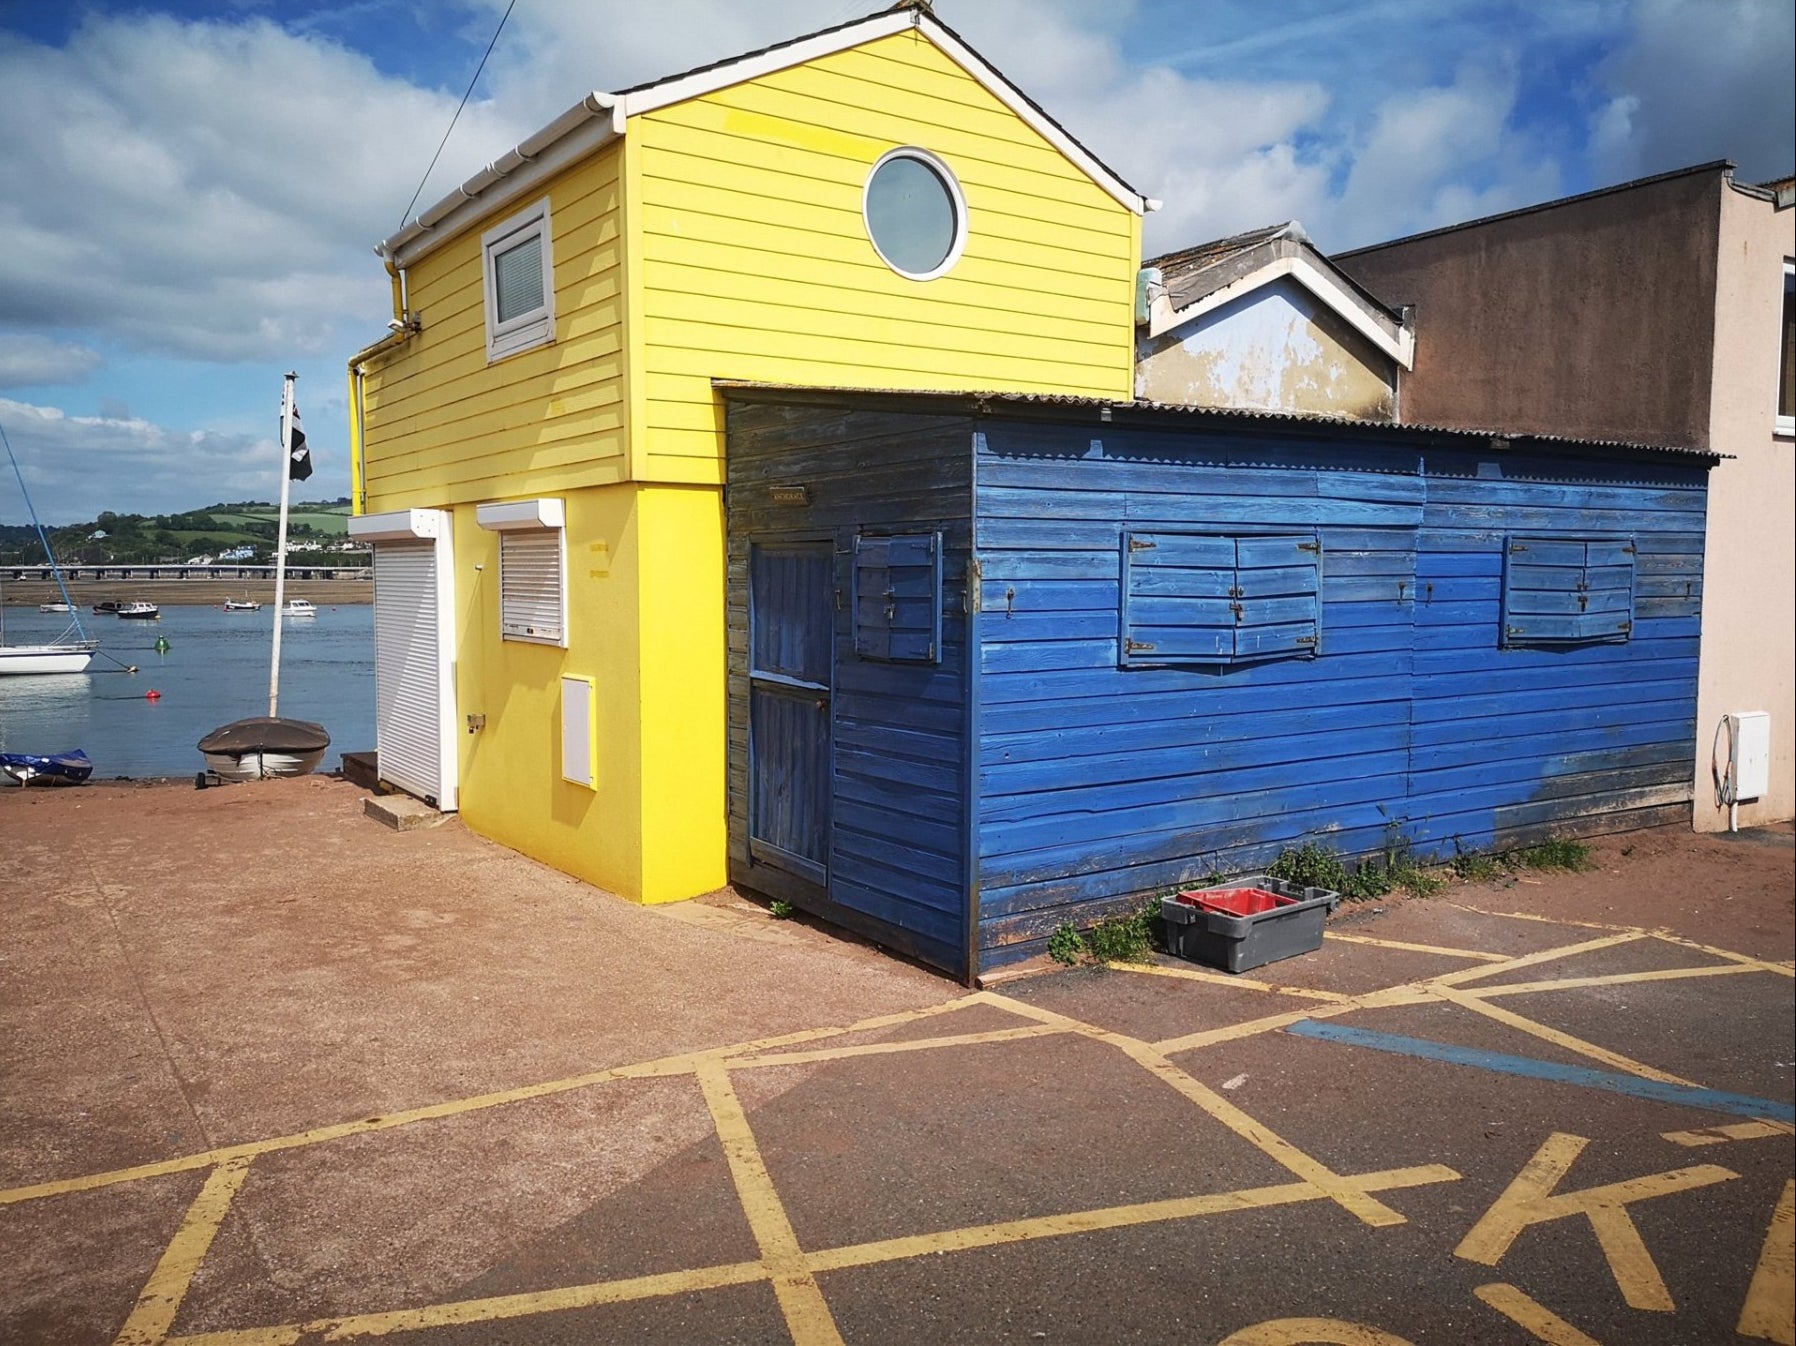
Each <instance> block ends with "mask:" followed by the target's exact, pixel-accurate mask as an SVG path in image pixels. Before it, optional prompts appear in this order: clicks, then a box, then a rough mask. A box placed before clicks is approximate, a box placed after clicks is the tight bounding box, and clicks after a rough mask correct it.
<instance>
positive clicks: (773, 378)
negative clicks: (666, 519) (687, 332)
mask: <svg viewBox="0 0 1796 1346" xmlns="http://www.w3.org/2000/svg"><path fill="white" fill-rule="evenodd" d="M861 353H863V352H859V351H857V350H852V349H850V350H843V351H840V352H838V353H837V354H836V356H835V358H833V359H830V360H822V359H819V358H818V356H817V353H816V352H815V351H814V350H813V349H811V348H810V347H809V346H808V345H807V343H806V342H805V341H804V340H803V339H802V338H799V337H785V338H774V339H770V340H768V341H767V342H766V343H765V344H764V347H763V349H761V350H759V351H715V350H707V349H703V348H699V347H694V346H691V345H690V344H685V343H676V342H669V343H665V344H663V343H658V344H656V345H655V346H653V347H652V348H651V349H650V351H649V357H648V358H649V359H650V361H651V363H650V364H649V366H648V370H649V372H653V373H657V374H683V375H687V376H689V377H691V378H698V379H704V380H707V381H708V380H710V379H714V378H717V379H743V380H748V381H754V382H765V383H792V384H798V385H801V386H802V385H814V386H817V387H823V388H920V389H929V388H941V389H947V390H951V391H960V392H1007V391H1017V392H1031V393H1041V392H1064V393H1071V394H1074V395H1075V396H1080V397H1126V396H1127V395H1128V394H1127V393H1118V392H1117V384H1116V373H1115V371H1114V370H1111V369H1109V368H1108V367H1105V366H1090V365H1073V364H1062V363H1058V362H1049V361H1045V360H1041V359H1024V360H1007V359H1000V358H996V357H993V358H988V359H984V360H980V361H970V360H965V359H955V358H953V357H950V356H937V355H934V354H933V353H932V352H931V351H930V350H929V349H928V348H927V347H924V346H909V347H903V348H894V347H890V346H888V347H884V348H882V349H880V350H873V351H867V352H864V353H865V354H866V355H867V356H868V357H869V358H868V359H867V360H866V361H865V362H863V361H858V360H856V359H854V356H855V355H856V354H861ZM875 357H878V358H875Z"/></svg>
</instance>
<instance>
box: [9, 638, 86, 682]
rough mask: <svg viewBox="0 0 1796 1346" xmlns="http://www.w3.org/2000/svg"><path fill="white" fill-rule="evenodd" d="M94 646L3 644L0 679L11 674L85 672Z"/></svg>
mask: <svg viewBox="0 0 1796 1346" xmlns="http://www.w3.org/2000/svg"><path fill="white" fill-rule="evenodd" d="M94 649H95V646H93V645H0V676H5V675H6V674H9V673H85V672H87V666H88V665H89V664H90V663H92V662H93V657H94Z"/></svg>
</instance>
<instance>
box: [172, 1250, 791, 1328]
mask: <svg viewBox="0 0 1796 1346" xmlns="http://www.w3.org/2000/svg"><path fill="white" fill-rule="evenodd" d="M766 1279H767V1268H766V1267H765V1266H764V1265H762V1264H761V1263H760V1262H732V1263H728V1264H726V1265H723V1266H714V1267H700V1268H698V1269H697V1270H693V1271H669V1272H663V1273H661V1274H659V1275H654V1276H633V1277H631V1278H629V1279H628V1280H621V1281H601V1282H599V1283H597V1284H593V1285H572V1286H568V1287H566V1288H565V1289H560V1290H534V1291H530V1292H528V1293H525V1294H516V1295H495V1296H492V1297H490V1298H487V1299H460V1300H452V1301H451V1302H449V1303H447V1304H431V1305H427V1306H425V1307H422V1308H415V1309H393V1310H390V1311H388V1312H385V1313H358V1314H351V1315H349V1316H346V1317H341V1318H319V1319H316V1320H314V1321H312V1322H306V1323H286V1324H283V1325H281V1326H277V1327H243V1328H234V1329H231V1330H227V1331H223V1332H202V1333H199V1334H197V1335H195V1336H191V1337H174V1338H172V1339H171V1340H170V1341H169V1343H168V1346H292V1344H293V1343H294V1342H297V1341H299V1340H301V1339H302V1338H305V1337H322V1338H323V1339H324V1340H325V1341H349V1340H351V1339H353V1338H355V1337H384V1336H389V1335H391V1334H392V1333H395V1332H421V1331H424V1330H425V1329H427V1328H433V1327H453V1326H456V1325H458V1324H465V1323H492V1322H502V1321H505V1320H506V1319H511V1318H530V1317H535V1316H537V1315H539V1314H545V1313H560V1312H564V1311H566V1310H568V1309H584V1308H592V1307H595V1306H597V1305H601V1304H623V1303H628V1302H630V1301H631V1300H638V1299H658V1298H662V1297H664V1296H667V1295H678V1294H688V1293H690V1292H692V1291H695V1290H715V1289H719V1288H721V1287H723V1286H727V1285H748V1284H752V1283H753V1282H755V1281H763V1280H766Z"/></svg>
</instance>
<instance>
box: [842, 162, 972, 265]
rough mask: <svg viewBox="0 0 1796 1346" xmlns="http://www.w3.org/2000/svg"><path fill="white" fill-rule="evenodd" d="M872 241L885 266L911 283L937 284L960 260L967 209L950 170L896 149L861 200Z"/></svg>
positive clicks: (870, 177)
mask: <svg viewBox="0 0 1796 1346" xmlns="http://www.w3.org/2000/svg"><path fill="white" fill-rule="evenodd" d="M861 213H862V214H863V215H865V216H866V220H867V237H869V238H870V239H872V240H873V247H874V250H875V251H877V252H878V253H879V255H880V257H881V258H882V259H883V260H884V261H885V264H886V265H887V266H889V267H891V268H892V270H894V271H896V272H897V273H898V274H899V275H901V276H907V277H909V278H910V279H911V280H933V279H935V277H937V276H939V275H941V274H942V273H943V272H945V271H947V270H948V268H949V267H951V266H953V265H954V264H955V263H956V262H957V261H959V260H960V250H961V249H962V248H963V247H965V246H966V241H967V205H966V200H965V199H964V198H963V197H962V196H961V194H960V184H959V183H958V182H956V181H955V180H954V174H953V173H951V172H949V171H948V166H947V165H946V164H944V163H943V162H942V161H941V160H940V159H938V158H936V157H935V156H934V155H933V154H928V153H926V152H924V151H923V150H919V149H910V148H905V149H896V150H893V151H891V152H890V153H889V154H886V155H884V156H882V157H881V158H880V160H879V162H878V163H876V164H874V165H873V171H872V172H871V173H869V174H867V190H866V192H865V194H864V195H863V197H862V200H861Z"/></svg>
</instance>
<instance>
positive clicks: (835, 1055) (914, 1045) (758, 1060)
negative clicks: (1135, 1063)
mask: <svg viewBox="0 0 1796 1346" xmlns="http://www.w3.org/2000/svg"><path fill="white" fill-rule="evenodd" d="M1067 1031H1068V1030H1067V1029H1064V1028H1055V1027H1053V1026H1052V1025H1049V1024H1028V1025H1025V1026H1024V1027H1021V1028H993V1029H989V1030H987V1031H985V1032H983V1033H958V1034H955V1035H953V1036H950V1037H939V1038H913V1039H911V1040H910V1041H908V1042H862V1043H857V1044H855V1045H854V1046H852V1047H818V1048H816V1049H815V1050H813V1051H808V1052H773V1053H771V1054H769V1055H766V1056H734V1055H732V1056H731V1057H730V1058H729V1063H730V1069H731V1070H754V1069H757V1068H759V1067H761V1066H804V1065H814V1064H815V1063H817V1062H819V1061H845V1060H848V1059H850V1058H852V1057H856V1056H891V1055H894V1054H896V1053H900V1052H920V1051H932V1050H934V1049H935V1048H937V1047H980V1046H984V1045H985V1044H987V1043H991V1042H1017V1041H1019V1040H1021V1039H1023V1038H1043V1037H1056V1036H1059V1035H1061V1034H1064V1033H1066V1032H1067Z"/></svg>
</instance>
